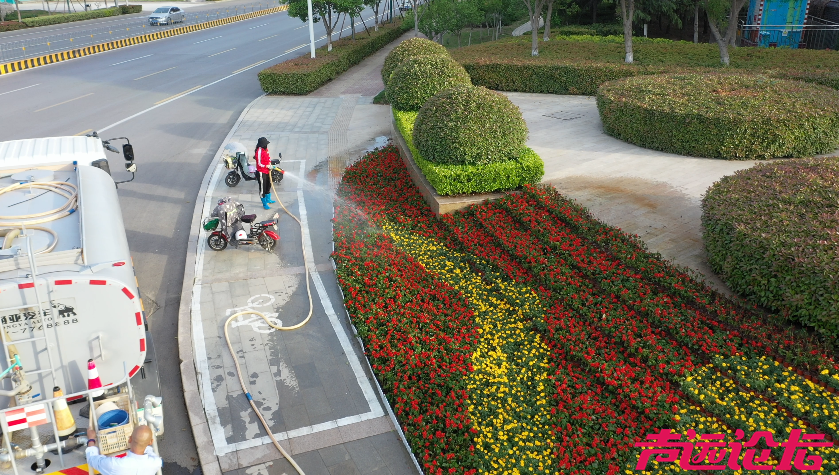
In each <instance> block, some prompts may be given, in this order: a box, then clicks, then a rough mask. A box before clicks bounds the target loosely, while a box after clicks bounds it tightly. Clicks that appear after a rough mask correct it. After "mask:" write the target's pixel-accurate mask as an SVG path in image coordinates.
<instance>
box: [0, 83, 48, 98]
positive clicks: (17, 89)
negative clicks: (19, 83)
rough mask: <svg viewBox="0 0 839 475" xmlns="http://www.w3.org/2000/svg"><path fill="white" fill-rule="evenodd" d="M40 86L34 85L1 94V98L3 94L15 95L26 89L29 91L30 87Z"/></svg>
mask: <svg viewBox="0 0 839 475" xmlns="http://www.w3.org/2000/svg"><path fill="white" fill-rule="evenodd" d="M39 84H40V83H39ZM39 84H33V85H31V86H26V87H22V88H20V89H15V90H13V91H6V92H0V96H2V95H3V94H11V93H13V92H18V91H22V90H24V89H29V88H30V87H35V86H38V85H39Z"/></svg>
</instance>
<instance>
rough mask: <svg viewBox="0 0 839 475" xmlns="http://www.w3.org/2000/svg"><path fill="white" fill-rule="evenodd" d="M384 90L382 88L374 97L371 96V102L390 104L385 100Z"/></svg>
mask: <svg viewBox="0 0 839 475" xmlns="http://www.w3.org/2000/svg"><path fill="white" fill-rule="evenodd" d="M385 92H386V91H385V90H384V89H383V90H382V92H380V93H378V94H376V97H374V98H373V104H378V105H390V101H388V100H387V94H386V93H385Z"/></svg>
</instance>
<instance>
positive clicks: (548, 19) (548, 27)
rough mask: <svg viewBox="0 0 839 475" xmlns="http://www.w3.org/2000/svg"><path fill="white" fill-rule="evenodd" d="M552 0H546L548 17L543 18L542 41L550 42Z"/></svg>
mask: <svg viewBox="0 0 839 475" xmlns="http://www.w3.org/2000/svg"><path fill="white" fill-rule="evenodd" d="M553 9H554V0H548V16H546V17H545V34H544V36H542V39H543V40H544V41H550V40H551V15H553Z"/></svg>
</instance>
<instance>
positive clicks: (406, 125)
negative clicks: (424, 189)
mask: <svg viewBox="0 0 839 475" xmlns="http://www.w3.org/2000/svg"><path fill="white" fill-rule="evenodd" d="M416 117H417V113H416V112H403V111H398V110H396V109H393V118H394V121H395V122H396V127H397V129H398V131H399V133H401V134H402V137H403V138H404V139H405V143H406V144H408V149H409V150H410V151H411V154H412V155H413V157H414V162H415V163H416V164H417V166H418V167H419V169H420V170H421V171H422V173H423V175H425V178H426V179H427V180H428V182H429V183H431V186H433V187H434V189H435V191H437V194H438V195H440V196H451V195H466V194H474V193H490V192H493V191H502V190H513V189H516V188H519V187H521V186H522V185H525V184H536V183H539V181H540V180H541V179H542V176H543V175H544V174H545V163H544V162H543V161H542V159H541V158H540V157H539V155H538V154H536V152H534V151H533V150H532V149H530V148H528V147H525V148H524V149H523V150H522V152H521V154H520V156H519V159H518V160H508V161H504V162H495V163H491V164H488V165H438V164H436V163H432V162H429V161H427V160H424V159H423V158H422V157H421V156H420V155H419V152H418V151H417V149H416V147H415V146H414V139H413V130H414V121H415V120H416Z"/></svg>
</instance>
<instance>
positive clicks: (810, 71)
mask: <svg viewBox="0 0 839 475" xmlns="http://www.w3.org/2000/svg"><path fill="white" fill-rule="evenodd" d="M560 31H561V30H560ZM570 33H584V34H589V35H590V34H591V33H590V32H586V31H573V32H570ZM616 34H617V35H618V37H619V38H608V37H607V38H591V37H589V38H588V39H587V40H584V39H583V38H582V37H580V36H576V37H570V38H564V37H561V36H560V37H557V38H555V39H553V40H551V41H548V42H544V43H540V44H539V56H536V57H532V56H530V37H526V38H523V37H513V38H504V39H501V40H499V41H491V42H487V43H481V44H477V45H472V46H468V47H464V48H458V49H455V50H452V51H451V56H452V57H453V58H454V59H455V60H457V61H458V62H460V64H462V65H463V67H464V68H466V71H468V72H469V75H470V76H471V77H472V83H473V84H475V85H477V86H485V87H488V88H490V89H495V90H502V91H517V92H535V93H547V94H582V95H594V94H596V92H597V88H598V87H600V85H601V84H602V83H604V82H606V81H612V80H615V79H619V78H622V77H629V76H636V75H645V74H660V73H677V72H698V73H711V72H715V71H721V70H723V69H725V70H727V71H731V70H732V69H734V70H735V71H743V72H754V73H759V74H764V75H766V76H770V77H777V78H781V79H799V80H803V81H807V82H812V83H817V84H821V85H824V86H829V87H832V88H834V89H839V54H837V53H836V52H835V51H822V50H807V49H783V48H771V49H770V48H732V49H731V50H730V54H731V66H730V67H729V68H723V67H722V66H721V65H720V56H719V49H718V48H717V47H716V45H711V44H701V43H700V44H694V43H689V42H686V41H668V40H662V39H655V40H645V39H641V38H635V39H634V55H635V63H634V64H625V63H624V61H623V60H624V54H625V53H624V49H623V40H622V39H621V38H620V35H621V32H617V33H616ZM525 36H526V35H525Z"/></svg>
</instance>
